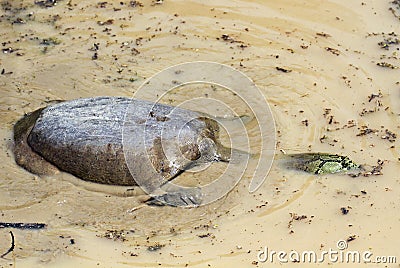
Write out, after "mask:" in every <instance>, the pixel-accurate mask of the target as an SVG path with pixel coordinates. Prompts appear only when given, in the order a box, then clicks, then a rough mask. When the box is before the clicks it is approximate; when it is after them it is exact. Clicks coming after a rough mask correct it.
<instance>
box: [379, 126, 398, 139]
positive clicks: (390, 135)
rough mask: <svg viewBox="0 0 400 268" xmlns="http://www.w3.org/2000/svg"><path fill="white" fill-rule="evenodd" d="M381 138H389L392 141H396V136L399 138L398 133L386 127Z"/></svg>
mask: <svg viewBox="0 0 400 268" xmlns="http://www.w3.org/2000/svg"><path fill="white" fill-rule="evenodd" d="M381 138H382V139H383V140H388V141H390V142H395V141H396V138H397V135H396V133H393V132H391V131H390V130H388V129H385V134H384V135H382V136H381Z"/></svg>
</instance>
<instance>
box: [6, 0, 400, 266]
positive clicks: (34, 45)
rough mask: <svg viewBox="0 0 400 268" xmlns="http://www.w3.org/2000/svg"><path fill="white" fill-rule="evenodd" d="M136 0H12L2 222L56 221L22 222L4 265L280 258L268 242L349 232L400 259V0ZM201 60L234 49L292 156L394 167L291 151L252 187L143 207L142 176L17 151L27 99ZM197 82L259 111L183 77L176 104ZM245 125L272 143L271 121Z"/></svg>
mask: <svg viewBox="0 0 400 268" xmlns="http://www.w3.org/2000/svg"><path fill="white" fill-rule="evenodd" d="M133 2H135V1H133ZM133 2H132V4H130V2H129V1H107V2H98V1H74V0H71V1H57V4H56V5H53V4H52V1H47V2H46V1H43V3H47V4H48V5H49V6H48V7H43V6H41V5H38V4H36V5H35V4H33V1H22V0H21V1H18V2H15V1H12V2H11V1H2V9H1V21H0V23H1V27H0V33H1V40H2V49H3V52H2V54H1V56H0V65H1V66H0V67H1V68H0V69H1V70H2V74H1V75H0V87H1V88H0V92H1V100H0V102H1V106H0V113H1V118H2V124H1V129H0V135H1V138H2V139H1V154H0V157H1V161H0V162H1V164H0V165H1V179H0V222H43V223H46V224H47V228H46V229H44V230H40V231H32V230H12V232H13V234H14V236H15V249H14V250H13V252H11V253H10V254H8V255H7V256H5V257H4V258H3V259H0V266H7V267H10V266H17V267H70V266H71V265H80V266H82V267H94V266H96V267H153V266H154V267H155V266H157V267H160V266H162V267H187V266H189V267H204V266H207V265H208V266H211V267H221V266H223V265H224V266H225V265H231V266H232V265H233V266H237V267H263V266H267V264H269V263H270V261H271V259H268V260H267V262H266V263H263V262H260V261H259V260H258V259H257V254H258V252H259V250H260V249H263V248H264V247H268V249H269V250H270V251H271V250H275V251H280V250H283V251H286V252H288V253H289V252H290V251H291V250H295V251H297V252H301V251H304V250H313V251H315V252H317V253H318V254H319V253H320V252H322V251H323V250H329V249H330V248H331V249H333V250H337V246H336V243H337V241H338V240H348V241H349V242H348V250H358V251H360V252H363V251H366V250H369V251H371V252H372V253H373V257H372V258H371V259H373V258H374V257H375V256H378V255H383V256H396V255H397V262H399V261H400V253H399V251H398V247H399V241H400V233H399V232H398V228H399V227H400V216H399V215H398V211H399V204H400V202H399V201H400V197H399V196H400V195H399V190H400V185H399V184H400V177H399V168H400V167H399V151H398V146H399V145H398V140H397V139H396V138H397V137H395V136H394V135H392V134H393V133H394V134H397V133H398V131H399V113H400V107H399V101H398V100H399V97H400V93H399V90H400V86H399V82H400V79H399V69H396V68H391V67H397V66H400V61H399V59H398V53H399V47H400V45H399V44H398V42H397V44H389V43H390V42H386V44H388V46H386V45H385V41H384V40H388V38H391V40H392V41H393V40H395V39H396V38H398V37H397V36H396V34H400V32H399V29H400V28H399V26H400V21H399V19H398V16H399V14H400V10H399V5H398V4H392V3H390V2H389V1H356V2H346V3H345V4H344V3H343V2H342V1H325V2H321V1H304V2H303V1H297V2H296V1H295V2H293V1H217V2H216V1H190V2H189V1H164V2H162V1H158V2H155V1H154V2H151V1H143V2H142V5H140V4H139V3H138V2H137V3H136V4H134V3H133ZM389 8H392V11H390V10H389ZM396 16H397V17H396ZM392 32H394V34H392ZM382 41H383V42H384V43H380V42H382ZM394 43H396V42H394ZM386 48H387V49H386ZM194 60H203V61H216V62H220V63H224V64H227V65H230V66H232V67H234V68H237V69H238V70H240V71H242V72H244V73H245V74H246V75H248V76H249V77H250V78H251V79H252V80H253V81H254V82H255V83H256V84H257V86H258V87H259V88H260V90H261V91H262V93H263V95H264V96H265V98H266V99H267V100H268V102H269V104H270V106H271V109H272V112H273V114H274V117H275V123H276V135H277V149H278V151H277V158H279V154H280V153H281V151H285V152H287V153H293V152H306V151H325V152H332V153H340V154H344V155H348V156H350V157H351V158H352V159H354V160H355V161H356V162H359V163H365V164H367V165H370V166H374V165H375V166H376V165H377V161H378V160H382V161H383V169H382V171H381V173H382V175H373V176H368V177H364V176H361V177H358V178H351V177H349V176H346V175H332V176H318V177H315V176H312V175H307V174H301V173H295V172H292V171H287V170H284V169H282V168H281V167H279V165H278V163H276V164H274V165H273V167H272V169H271V172H270V173H269V175H268V178H267V180H266V181H265V183H264V184H263V185H262V187H261V188H260V189H259V190H258V191H257V192H255V193H252V194H250V193H248V191H247V187H248V183H249V181H250V179H251V175H252V174H251V173H249V172H247V173H245V174H244V177H243V179H242V180H241V181H240V182H239V184H238V185H237V187H236V188H235V189H234V190H233V191H232V192H231V193H230V194H229V195H227V196H226V197H224V198H223V199H221V200H219V201H217V202H215V203H212V204H211V205H208V206H204V207H201V208H199V209H191V210H187V209H185V210H183V209H177V208H158V207H143V208H141V209H138V210H135V211H131V212H130V209H132V208H134V207H137V206H140V204H141V203H140V200H141V198H143V196H142V195H141V193H140V192H139V191H136V190H131V189H126V188H115V187H102V189H99V187H98V186H96V185H91V184H87V183H82V182H80V181H79V180H77V179H75V178H73V177H72V176H69V175H68V174H59V175H57V176H54V177H48V178H40V177H38V176H35V175H33V174H30V173H28V172H26V171H24V170H22V169H21V168H19V167H18V166H17V165H16V164H15V162H14V158H13V154H12V127H13V124H14V123H15V122H16V121H17V120H18V119H19V118H20V117H21V116H22V115H23V114H24V113H27V112H30V111H32V110H34V109H37V108H39V107H42V106H45V105H47V103H48V102H49V101H51V100H60V99H61V100H68V99H74V98H80V97H90V96H103V95H110V96H128V97H129V96H132V95H133V94H134V92H135V91H136V89H137V88H138V87H139V86H140V85H141V84H142V83H143V82H144V81H145V79H146V78H148V77H150V76H152V75H154V74H155V73H156V72H158V71H160V70H162V69H164V68H167V67H169V66H171V65H174V64H179V63H183V62H187V61H194ZM378 64H380V65H383V66H379V65H378ZM277 67H278V68H277ZM193 92H197V93H196V94H198V93H199V92H201V93H200V95H201V94H202V93H204V94H205V93H207V94H208V95H207V96H208V97H209V98H210V99H220V100H222V101H225V102H227V103H228V104H229V105H231V106H232V107H236V108H237V109H238V110H239V111H243V112H246V111H247V110H246V109H247V108H246V107H245V105H244V106H243V103H242V102H241V101H238V100H237V99H236V98H234V97H232V98H230V97H229V96H231V95H230V94H229V92H228V93H227V92H224V91H223V90H222V91H220V90H210V88H207V86H204V87H199V88H196V87H194V88H188V89H181V90H176V91H175V92H172V93H171V94H170V95H168V96H166V98H165V99H163V102H166V103H171V104H175V105H177V104H180V103H182V102H183V101H185V100H187V99H190V98H192V97H193ZM221 92H222V93H221ZM149 94H150V95H151V93H149ZM215 111H216V113H218V109H216V110H215ZM216 115H219V116H224V115H225V114H216ZM246 127H247V129H248V132H249V133H248V134H249V136H250V137H251V138H254V139H255V140H256V141H255V143H254V144H253V145H252V147H251V150H254V151H257V149H259V148H257V146H259V145H257V144H259V142H257V138H256V135H253V130H254V131H256V130H257V126H256V125H252V124H250V125H248V126H246ZM370 130H372V131H370ZM386 130H387V131H386ZM277 162H279V161H277ZM225 168H226V165H224V164H214V165H212V166H210V167H209V168H208V169H207V170H204V171H202V172H199V173H196V174H190V176H193V177H194V178H196V179H198V180H200V181H202V180H208V179H209V178H212V177H215V176H218V174H220V173H221V172H223V171H224V169H225ZM342 207H343V208H345V209H346V210H348V213H347V214H346V215H344V214H343V213H342V212H341V208H342ZM10 243H11V238H10V234H9V230H8V229H0V249H1V252H0V253H2V252H6V251H7V249H8V248H9V247H10ZM149 247H150V248H149ZM149 249H157V250H154V251H151V250H149ZM273 262H274V263H275V264H278V263H279V260H277V259H276V256H275V258H274V261H273ZM289 262H291V261H290V260H289ZM330 262H332V260H328V259H327V258H326V259H325V261H324V262H323V263H322V264H321V265H324V266H325V265H327V264H328V263H330ZM392 265H393V264H389V266H392ZM393 266H394V265H393Z"/></svg>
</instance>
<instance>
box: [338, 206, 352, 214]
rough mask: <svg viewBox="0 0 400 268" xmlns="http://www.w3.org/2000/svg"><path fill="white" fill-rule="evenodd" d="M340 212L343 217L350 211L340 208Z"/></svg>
mask: <svg viewBox="0 0 400 268" xmlns="http://www.w3.org/2000/svg"><path fill="white" fill-rule="evenodd" d="M340 211H341V212H342V214H343V215H347V214H348V213H349V211H350V210H349V209H348V207H347V208H346V207H341V208H340Z"/></svg>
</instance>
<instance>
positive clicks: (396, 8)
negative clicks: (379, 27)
mask: <svg viewBox="0 0 400 268" xmlns="http://www.w3.org/2000/svg"><path fill="white" fill-rule="evenodd" d="M391 4H392V5H393V7H389V10H390V11H391V12H392V14H393V16H395V18H397V19H398V20H400V0H394V1H392V2H391Z"/></svg>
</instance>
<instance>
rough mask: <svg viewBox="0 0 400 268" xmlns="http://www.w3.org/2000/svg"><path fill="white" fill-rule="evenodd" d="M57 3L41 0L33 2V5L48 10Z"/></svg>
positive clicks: (56, 1)
mask: <svg viewBox="0 0 400 268" xmlns="http://www.w3.org/2000/svg"><path fill="white" fill-rule="evenodd" d="M57 3H58V0H42V1H35V5H38V6H40V7H42V8H49V7H54V6H56V5H57Z"/></svg>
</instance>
